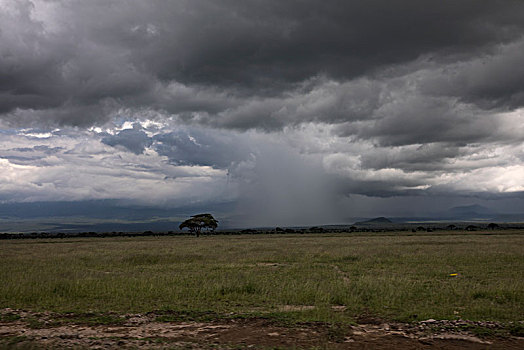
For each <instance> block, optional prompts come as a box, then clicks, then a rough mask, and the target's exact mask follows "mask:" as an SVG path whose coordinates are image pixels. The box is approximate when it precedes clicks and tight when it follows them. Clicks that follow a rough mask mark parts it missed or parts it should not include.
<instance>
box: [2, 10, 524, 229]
mask: <svg viewBox="0 0 524 350" xmlns="http://www.w3.org/2000/svg"><path fill="white" fill-rule="evenodd" d="M522 62H524V2H523V1H516V0H515V1H511V0H504V1H497V0H492V1H478V0H461V1H457V0H453V1H446V0H442V1H434V0H431V1H430V0H427V1H425V0H398V1H395V2H391V1H389V0H366V1H353V0H343V1H342V0H340V1H329V0H328V1H326V0H322V1H317V0H303V1H293V0H289V1H278V0H263V1H262V0H260V1H255V0H243V1H233V0H180V1H161V0H157V1H155V0H152V1H133V0H129V1H128V0H111V1H102V0H93V1H84V0H67V1H65V0H64V1H61V0H52V1H51V0H50V1H43V0H33V1H29V0H0V204H2V205H4V206H8V205H15V204H18V203H38V202H42V203H48V202H74V203H77V204H78V203H84V202H85V203H92V202H93V201H111V203H117V204H118V205H120V206H123V207H125V206H140V207H143V208H150V209H154V208H158V209H159V210H169V211H172V213H173V216H177V215H179V216H180V215H182V214H184V215H185V214H187V213H189V212H190V211H191V210H192V209H191V208H199V210H202V211H210V212H212V213H214V214H215V215H216V216H217V217H218V218H219V219H221V220H223V221H224V222H228V223H229V225H231V226H264V225H267V226H271V225H313V224H329V223H333V224H334V223H347V222H350V221H351V218H357V217H374V216H430V215H431V214H432V213H435V212H441V211H444V210H447V209H449V208H452V207H454V206H460V205H471V204H479V205H482V206H485V207H487V208H490V209H492V210H494V211H497V212H511V213H519V212H520V213H522V212H524V64H522ZM148 212H154V210H152V211H148ZM46 215H50V214H46ZM56 215H58V216H60V213H56Z"/></svg>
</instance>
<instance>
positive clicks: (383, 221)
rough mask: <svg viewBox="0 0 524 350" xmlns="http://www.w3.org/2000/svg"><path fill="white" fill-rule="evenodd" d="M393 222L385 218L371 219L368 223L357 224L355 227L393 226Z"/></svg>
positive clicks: (360, 222)
mask: <svg viewBox="0 0 524 350" xmlns="http://www.w3.org/2000/svg"><path fill="white" fill-rule="evenodd" d="M391 223H393V221H391V220H389V219H388V218H385V217H383V216H381V217H379V218H374V219H369V220H366V221H359V222H355V224H354V225H377V224H378V225H384V224H391Z"/></svg>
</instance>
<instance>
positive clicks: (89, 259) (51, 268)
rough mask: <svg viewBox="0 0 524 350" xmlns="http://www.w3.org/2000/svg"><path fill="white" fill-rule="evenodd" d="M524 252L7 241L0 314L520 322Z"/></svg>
mask: <svg viewBox="0 0 524 350" xmlns="http://www.w3.org/2000/svg"><path fill="white" fill-rule="evenodd" d="M523 246H524V232H512V233H510V234H503V235H502V234H501V235H495V234H491V235H485V234H481V233H479V232H476V233H457V232H454V233H453V234H445V233H444V234H442V233H440V234H436V233H435V234H411V233H390V234H373V233H370V234H368V235H362V234H358V235H351V234H338V235H245V236H209V237H200V238H195V237H188V236H183V237H138V238H124V237H121V238H85V239H60V240H58V239H49V240H17V241H1V242H0V281H1V283H0V308H6V307H9V308H22V309H28V310H33V311H44V310H49V311H55V312H62V313H64V312H73V313H99V314H100V313H109V312H115V313H143V312H148V311H153V310H164V311H176V312H178V314H171V315H169V314H168V313H167V314H166V316H165V318H166V320H169V318H170V317H171V318H173V319H179V318H180V317H185V316H184V315H186V316H187V315H197V316H198V315H200V316H198V317H201V316H202V315H203V316H202V317H208V315H217V317H219V316H220V315H222V316H223V317H242V316H246V315H247V316H249V315H254V316H260V317H272V318H275V319H279V320H281V321H283V322H311V321H322V322H330V323H337V322H351V320H353V318H354V317H355V316H357V315H359V314H363V313H365V314H372V315H376V316H379V317H383V318H386V319H393V320H400V321H415V320H424V319H428V318H435V319H456V318H459V317H460V318H463V319H470V320H496V321H502V322H507V321H519V320H522V315H523V314H524V307H523V300H524V279H523V271H524V250H523V249H522V247H523ZM451 273H458V275H457V276H456V277H451V276H450V274H451ZM337 305H344V306H346V308H345V310H344V311H337V310H333V309H332V306H337ZM184 313H185V314H184ZM231 313H233V314H231ZM180 315H182V316H180ZM113 321H114V320H109V321H108V322H113Z"/></svg>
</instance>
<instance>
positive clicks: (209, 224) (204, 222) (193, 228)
mask: <svg viewBox="0 0 524 350" xmlns="http://www.w3.org/2000/svg"><path fill="white" fill-rule="evenodd" d="M178 227H179V228H180V229H181V230H183V229H184V228H188V229H189V231H190V232H192V233H194V234H196V235H197V237H198V236H200V233H201V232H202V229H206V230H208V231H209V230H211V231H215V229H216V228H217V227H218V221H217V220H216V219H215V218H214V217H213V215H211V214H197V215H193V216H191V218H189V219H187V220H186V221H184V222H183V223H181V224H180V226H178Z"/></svg>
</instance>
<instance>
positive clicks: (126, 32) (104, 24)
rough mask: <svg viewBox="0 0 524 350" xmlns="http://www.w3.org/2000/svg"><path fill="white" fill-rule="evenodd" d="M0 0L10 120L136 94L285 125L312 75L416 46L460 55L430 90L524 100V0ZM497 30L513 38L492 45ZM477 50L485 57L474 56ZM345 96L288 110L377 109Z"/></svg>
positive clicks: (73, 114)
mask: <svg viewBox="0 0 524 350" xmlns="http://www.w3.org/2000/svg"><path fill="white" fill-rule="evenodd" d="M2 7H3V11H2V14H1V18H0V23H1V24H0V35H1V38H2V40H1V42H0V49H1V50H2V57H1V59H0V74H1V76H2V80H1V82H0V114H1V117H2V119H4V120H6V121H8V122H9V123H10V124H12V125H27V124H28V123H32V124H52V123H58V124H69V125H78V126H85V125H92V124H96V123H100V122H103V121H106V120H108V118H110V117H111V116H114V115H115V114H116V113H117V111H118V110H119V108H122V107H125V108H130V107H133V108H139V109H140V108H142V109H143V108H146V109H152V110H158V111H166V112H168V113H174V114H181V115H180V118H181V120H186V121H191V122H197V123H199V122H204V123H207V124H211V125H217V126H220V127H231V128H237V129H246V128H263V129H275V128H281V127H283V126H284V125H286V124H287V123H289V120H286V118H281V117H280V116H279V115H278V113H279V112H280V111H281V110H282V109H283V108H285V107H286V102H287V100H286V97H287V96H288V95H289V93H291V94H299V95H300V94H302V95H303V91H302V90H301V86H303V85H302V84H303V83H304V82H305V81H307V80H309V79H311V78H314V77H318V76H324V77H326V78H327V79H328V80H334V81H348V80H352V79H355V78H358V77H362V76H368V77H370V79H371V80H373V79H374V78H373V77H374V76H375V75H376V74H377V73H378V72H381V71H383V69H386V68H387V67H395V66H398V65H402V64H403V63H405V62H410V61H413V60H416V59H418V58H419V57H421V56H427V57H431V58H432V59H433V60H434V61H435V62H440V63H439V64H442V65H444V64H449V62H450V61H452V62H465V67H463V68H462V69H461V70H462V71H461V72H459V73H458V75H457V76H456V77H454V78H453V77H449V76H445V78H444V79H448V80H447V81H442V80H440V81H439V80H438V77H435V79H436V80H435V79H434V80H429V81H428V83H427V84H425V85H424V91H430V92H432V93H439V94H442V93H445V94H452V95H453V96H457V97H458V98H464V99H469V100H474V101H477V100H480V102H484V103H485V104H488V105H489V106H494V105H495V106H508V107H511V108H515V107H518V106H521V105H522V84H521V83H520V82H521V81H522V79H521V77H522V69H520V68H518V67H519V66H521V65H517V64H516V63H517V62H520V61H521V60H520V58H521V56H522V51H523V50H520V48H521V46H522V44H518V43H517V44H511V43H512V42H517V41H518V40H519V38H521V37H522V35H523V23H524V4H523V3H522V2H518V1H489V2H481V3H479V2H478V1H473V0H471V1H460V2H457V1H418V0H406V1H399V2H396V3H395V4H394V5H392V4H391V3H390V2H389V1H387V0H381V1H365V2H362V1H328V2H325V1H285V2H281V1H241V2H238V1H226V0H224V1H219V2H216V1H205V0H197V1H177V2H171V1H155V2H153V4H144V3H143V2H140V1H131V2H130V1H111V2H98V1H93V2H91V1H89V2H85V1H53V2H51V1H34V2H31V1H29V0H22V1H17V2H5V3H3V5H2ZM501 43H507V45H508V46H507V47H505V48H499V49H497V47H499V46H497V45H500V44H501ZM512 45H513V46H512ZM497 50H499V51H500V52H494V51H497ZM490 55H495V56H493V57H495V58H490V57H491V56H490ZM479 56H481V57H482V56H485V57H486V60H487V61H491V62H488V65H490V67H488V68H489V69H487V70H485V69H483V68H482V65H483V63H482V62H474V63H472V64H471V66H467V65H468V63H467V62H468V60H469V61H471V59H472V57H479ZM508 67H509V68H508ZM393 70H394V71H395V70H401V69H400V68H393ZM454 80H456V81H454ZM297 89H298V90H297ZM343 95H344V98H341V99H340V100H339V101H338V103H339V106H338V107H337V106H333V108H332V110H325V111H321V112H322V113H325V114H329V116H328V117H325V116H322V115H316V116H314V117H313V116H309V118H308V116H305V117H304V116H302V115H301V114H300V113H298V114H297V115H296V116H295V117H294V118H291V119H292V122H294V123H297V122H300V121H301V119H302V118H305V119H306V121H307V120H311V119H323V120H330V121H333V120H340V119H352V118H353V119H354V118H355V116H354V115H353V114H354V113H357V114H359V113H360V117H365V114H369V112H370V111H369V106H363V107H362V108H361V109H359V111H354V110H353V108H352V105H353V104H355V103H356V102H355V99H358V100H361V98H360V97H361V96H360V95H359V94H357V95H356V96H355V95H354V94H352V93H350V92H347V93H343ZM271 96H272V97H275V98H277V101H281V102H280V103H277V102H276V101H274V100H272V99H269V100H267V98H268V97H271ZM369 98H371V99H372V100H373V99H374V98H373V97H371V96H370V97H369ZM375 98H376V97H375ZM364 100H365V99H364ZM369 103H375V104H376V103H377V101H369ZM257 104H263V105H267V106H266V107H265V108H262V107H257ZM346 105H348V106H346ZM290 108H291V109H292V108H293V106H290ZM289 113H292V111H291V112H289Z"/></svg>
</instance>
